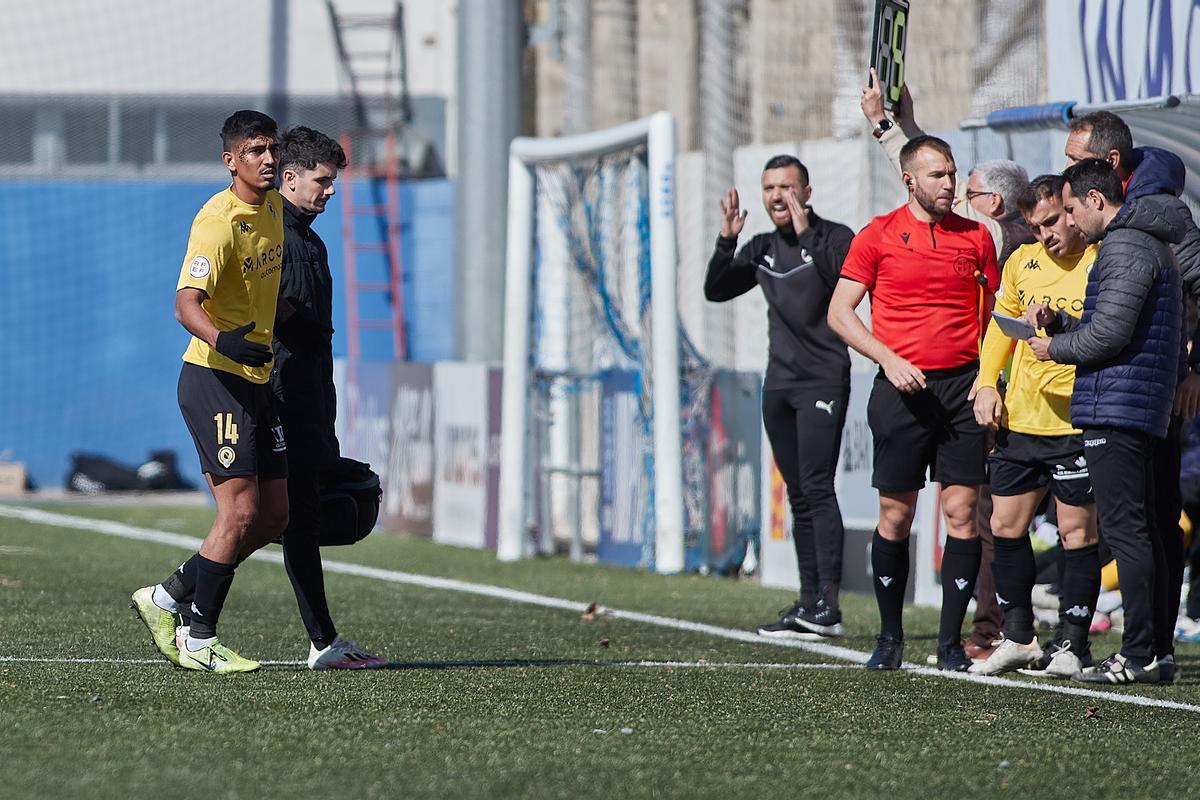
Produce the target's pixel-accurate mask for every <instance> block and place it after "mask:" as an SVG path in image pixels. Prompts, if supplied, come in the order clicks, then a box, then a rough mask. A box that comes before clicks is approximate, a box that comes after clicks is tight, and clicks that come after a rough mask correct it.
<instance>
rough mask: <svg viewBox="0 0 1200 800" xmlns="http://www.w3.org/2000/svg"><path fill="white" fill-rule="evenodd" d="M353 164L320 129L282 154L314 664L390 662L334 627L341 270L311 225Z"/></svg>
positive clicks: (290, 532)
mask: <svg viewBox="0 0 1200 800" xmlns="http://www.w3.org/2000/svg"><path fill="white" fill-rule="evenodd" d="M345 166H346V155H345V153H344V152H343V151H342V148H341V146H340V145H338V143H337V142H335V141H334V140H333V139H330V138H329V137H328V136H326V135H324V134H322V133H319V132H317V131H314V130H312V129H310V128H304V127H296V128H292V129H291V130H290V131H288V132H287V133H285V134H284V136H283V139H282V140H281V142H280V153H279V173H280V184H281V185H280V187H279V192H280V194H281V195H282V196H283V218H284V266H283V276H282V278H281V279H280V284H279V304H278V312H277V321H276V328H275V341H274V347H275V367H274V369H273V370H272V371H271V387H272V389H273V390H274V392H275V399H276V401H277V403H278V411H279V419H280V422H281V423H282V424H283V429H284V432H285V434H286V435H287V436H288V437H289V440H292V439H294V440H295V444H294V445H293V446H292V447H291V448H290V449H289V454H290V455H291V456H292V457H291V459H290V460H289V462H288V481H287V483H288V486H287V488H288V500H289V502H290V503H291V509H292V511H291V515H290V521H289V522H288V527H287V530H286V531H285V532H284V534H283V558H284V565H285V567H286V568H287V573H288V577H289V578H290V579H291V581H292V588H293V589H295V592H296V602H297V604H298V605H299V607H300V616H301V618H302V619H303V620H304V627H305V628H306V629H307V630H308V635H309V639H310V640H311V641H312V644H311V646H310V648H309V656H308V665H309V667H311V668H312V669H365V668H374V667H381V666H383V665H384V664H386V663H387V661H386V659H383V658H380V657H378V656H373V655H370V654H369V653H365V652H363V651H362V650H361V649H360V648H359V647H358V646H357V645H356V644H355V643H354V642H353V641H351V640H349V639H343V638H342V637H341V636H339V635H338V633H337V630H336V629H335V628H334V625H333V619H332V618H331V617H330V615H329V606H328V603H327V602H326V599H325V582H324V576H323V573H322V569H321V549H320V508H321V489H320V480H319V477H320V473H321V471H323V470H329V469H332V468H334V467H335V466H336V465H337V463H338V457H339V448H338V441H337V437H336V436H335V434H334V428H333V425H334V420H335V419H336V417H337V398H336V396H335V394H334V385H333V344H332V338H333V278H332V277H331V275H330V272H329V254H328V252H327V251H326V249H325V243H324V242H322V241H321V237H320V236H318V235H317V234H316V232H315V231H314V230H313V229H312V227H311V225H312V222H313V220H314V219H316V217H317V215H318V214H320V213H321V212H322V211H324V210H325V204H326V203H327V202H328V200H329V198H330V197H332V196H333V194H334V187H333V182H334V180H336V178H337V172H338V170H339V169H341V168H343V167H345Z"/></svg>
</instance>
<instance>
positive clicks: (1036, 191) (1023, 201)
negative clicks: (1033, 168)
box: [1017, 174, 1066, 214]
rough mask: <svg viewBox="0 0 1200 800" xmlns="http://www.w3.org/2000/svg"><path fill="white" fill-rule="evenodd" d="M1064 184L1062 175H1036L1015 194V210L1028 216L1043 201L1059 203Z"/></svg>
mask: <svg viewBox="0 0 1200 800" xmlns="http://www.w3.org/2000/svg"><path fill="white" fill-rule="evenodd" d="M1065 183H1066V181H1065V180H1063V176H1062V175H1057V174H1050V175H1038V176H1037V177H1036V178H1034V179H1033V180H1031V181H1030V182H1029V183H1028V184H1027V185H1026V186H1025V188H1024V189H1023V190H1021V192H1020V193H1019V194H1017V208H1018V209H1020V211H1021V213H1022V214H1028V213H1030V212H1032V211H1033V210H1034V209H1035V208H1037V204H1038V203H1040V202H1042V201H1043V200H1057V201H1058V202H1060V203H1061V202H1062V192H1063V184H1065Z"/></svg>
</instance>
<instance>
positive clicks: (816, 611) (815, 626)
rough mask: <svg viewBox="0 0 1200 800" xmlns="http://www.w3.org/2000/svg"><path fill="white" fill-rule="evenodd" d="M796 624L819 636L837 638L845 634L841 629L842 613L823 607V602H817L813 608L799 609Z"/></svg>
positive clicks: (842, 628) (844, 630) (843, 629)
mask: <svg viewBox="0 0 1200 800" xmlns="http://www.w3.org/2000/svg"><path fill="white" fill-rule="evenodd" d="M796 622H797V623H799V624H800V625H801V626H802V627H804V628H805V629H807V630H810V631H812V632H813V633H817V634H820V635H821V636H828V637H837V636H843V635H844V634H845V633H846V629H845V628H844V627H842V612H841V611H839V610H838V609H836V608H830V607H829V606H827V605H825V601H824V600H818V601H817V605H816V607H815V608H811V609H809V608H802V609H800V613H799V614H797V615H796Z"/></svg>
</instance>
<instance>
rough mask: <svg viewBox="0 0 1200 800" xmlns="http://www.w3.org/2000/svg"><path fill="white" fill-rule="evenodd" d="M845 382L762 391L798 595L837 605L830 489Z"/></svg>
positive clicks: (838, 529)
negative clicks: (783, 492)
mask: <svg viewBox="0 0 1200 800" xmlns="http://www.w3.org/2000/svg"><path fill="white" fill-rule="evenodd" d="M849 399H850V389H849V387H848V386H840V387H832V388H830V387H808V386H797V387H791V388H786V389H764V390H763V401H762V408H763V425H764V427H765V428H766V430H767V438H768V439H769V440H770V442H771V452H772V453H773V454H774V456H775V464H776V465H777V466H778V467H779V472H780V474H782V475H783V480H784V483H785V484H787V494H788V504H789V505H790V506H791V509H792V539H793V542H794V543H795V547H796V562H797V563H798V565H799V568H800V599H801V602H802V603H803V604H804V605H805V607H807V608H812V607H813V605H814V604H815V603H816V601H817V600H818V599H823V600H825V602H826V603H827V604H828V605H831V606H833V607H837V603H838V591H839V588H840V586H841V581H842V547H843V540H844V538H845V530H844V528H843V527H842V510H841V508H839V507H838V500H837V495H836V494H835V493H834V490H833V484H834V477H835V475H836V473H837V462H838V454H839V453H840V451H841V447H842V427H843V426H844V425H845V422H846V404H847V402H848V401H849Z"/></svg>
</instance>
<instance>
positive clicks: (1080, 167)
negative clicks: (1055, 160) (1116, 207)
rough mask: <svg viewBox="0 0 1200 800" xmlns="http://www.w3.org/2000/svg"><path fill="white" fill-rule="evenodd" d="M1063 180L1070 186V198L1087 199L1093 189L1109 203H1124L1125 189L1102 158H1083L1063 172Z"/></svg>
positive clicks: (1115, 173) (1109, 165)
mask: <svg viewBox="0 0 1200 800" xmlns="http://www.w3.org/2000/svg"><path fill="white" fill-rule="evenodd" d="M1063 180H1064V181H1065V182H1067V183H1069V184H1071V196H1072V197H1074V198H1075V199H1076V200H1082V199H1083V198H1085V197H1087V193H1088V192H1090V191H1092V190H1093V189H1095V190H1096V191H1098V192H1099V193H1100V194H1101V195H1103V196H1104V199H1105V200H1107V201H1108V202H1110V203H1123V202H1125V189H1124V188H1123V187H1122V186H1121V179H1120V178H1118V177H1117V172H1116V170H1114V169H1113V168H1112V165H1111V164H1109V163H1108V162H1107V161H1105V160H1104V159H1103V158H1085V159H1083V160H1082V161H1076V162H1075V164H1074V166H1070V167H1067V169H1066V171H1065V172H1063Z"/></svg>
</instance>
